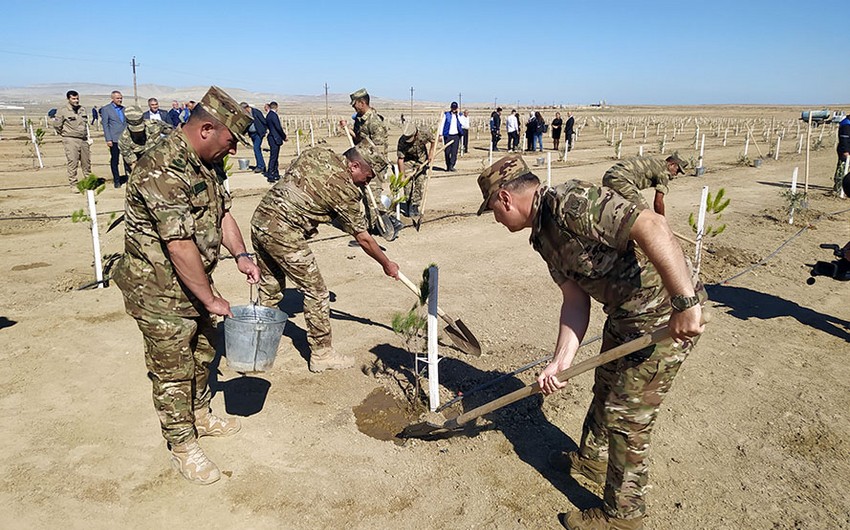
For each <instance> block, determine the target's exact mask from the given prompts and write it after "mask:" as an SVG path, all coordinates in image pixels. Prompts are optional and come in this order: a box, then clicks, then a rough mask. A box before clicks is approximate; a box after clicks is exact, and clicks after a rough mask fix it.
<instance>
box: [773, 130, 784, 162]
mask: <svg viewBox="0 0 850 530" xmlns="http://www.w3.org/2000/svg"><path fill="white" fill-rule="evenodd" d="M781 141H782V137H781V136H779V135H778V134H777V135H776V149H775V150H774V152H773V159H774V160H779V143H780V142H781Z"/></svg>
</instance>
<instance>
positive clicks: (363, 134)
mask: <svg viewBox="0 0 850 530" xmlns="http://www.w3.org/2000/svg"><path fill="white" fill-rule="evenodd" d="M366 138H368V139H369V140H365V139H366ZM364 141H365V142H367V143H368V142H369V141H371V142H372V144H374V145H375V147H376V148H377V150H378V152H379V153H381V154H382V155H384V157H385V158H386V156H387V148H388V144H389V140H388V135H387V125H386V124H385V123H384V117H383V116H381V115H380V114H378V113H377V111H375V109H373V108H370V109H369V110H367V111H366V113H365V114H363V115H362V116H357V117H356V118H354V145H358V144H360V142H364ZM384 180H385V178H384V175H383V174H380V175H377V174H376V175H375V178H374V179H372V181H371V182H370V183H369V189H371V190H372V194H373V195H374V196H375V202H376V203H377V206H378V212H380V213H382V214H383V213H386V211H387V209H386V208H385V207H384V205H383V204H381V194H382V193H383V192H384ZM363 200H364V204H365V205H366V211H367V212H369V226H374V225H375V223H377V221H376V220H375V215H374V214H373V212H372V204H371V202H370V201H369V197H368V196H367V195H366V194H365V193H364V194H363Z"/></svg>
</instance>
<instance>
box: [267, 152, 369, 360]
mask: <svg viewBox="0 0 850 530" xmlns="http://www.w3.org/2000/svg"><path fill="white" fill-rule="evenodd" d="M361 195H362V192H361V190H360V188H358V187H357V186H356V185H355V184H354V183H353V182H352V181H351V174H350V173H349V171H348V164H347V162H346V159H345V157H342V156H339V155H337V154H336V153H334V152H333V151H331V150H330V149H324V148H320V147H314V148H311V149H307V150H306V151H304V152H302V153H301V156H299V157H298V158H296V159H295V160H294V161H293V162H292V164H290V166H289V168H288V169H287V170H286V173H285V174H284V176H283V179H281V181H280V182H278V183H277V184H275V185H274V186H273V187H272V188H271V189H270V190H269V191H268V192H267V193H266V195H265V197H263V199H262V200H261V201H260V204H259V206H257V210H256V211H255V212H254V216H253V218H252V219H251V242H252V244H253V246H254V251H255V252H256V257H257V265H259V267H260V272H261V274H262V279H261V280H260V284H259V292H260V303H262V304H263V305H264V306H267V307H273V306H275V305H277V304H278V303H279V302H280V301H281V300H282V299H283V294H284V290H285V288H286V277H287V276H288V277H289V278H290V279H291V280H292V281H293V283H294V284H295V286H296V287H297V288H298V289H299V290H300V291H302V292H303V293H304V319H305V320H306V322H307V342H308V344H309V345H310V349H311V350H312V351H313V352H314V353H315V352H316V351H318V350H320V349H325V348H330V347H331V321H330V296H329V293H328V288H327V287H326V286H325V281H324V279H323V278H322V274H321V272H320V271H319V267H318V265H317V264H316V259H315V257H314V256H313V252H312V251H311V250H310V247H309V246H308V245H307V240H308V239H310V238H311V237H313V236H314V235H315V234H316V233H317V226H318V225H319V223H333V224H334V225H335V226H338V227H340V228H342V229H343V230H345V231H346V232H347V233H349V234H351V235H355V234H357V233H360V232H365V231H366V229H367V226H366V220H365V219H364V218H363V214H362V213H361V211H360V205H359V201H360V197H361Z"/></svg>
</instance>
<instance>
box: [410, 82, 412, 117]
mask: <svg viewBox="0 0 850 530" xmlns="http://www.w3.org/2000/svg"><path fill="white" fill-rule="evenodd" d="M410 119H413V87H410Z"/></svg>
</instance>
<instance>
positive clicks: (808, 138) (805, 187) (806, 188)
mask: <svg viewBox="0 0 850 530" xmlns="http://www.w3.org/2000/svg"><path fill="white" fill-rule="evenodd" d="M812 113H813V111H811V110H810V111H809V122H808V127H806V174H805V179H806V181H805V183H804V184H803V193H805V194H806V196H807V197H808V196H809V149H810V147H811V145H812Z"/></svg>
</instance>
